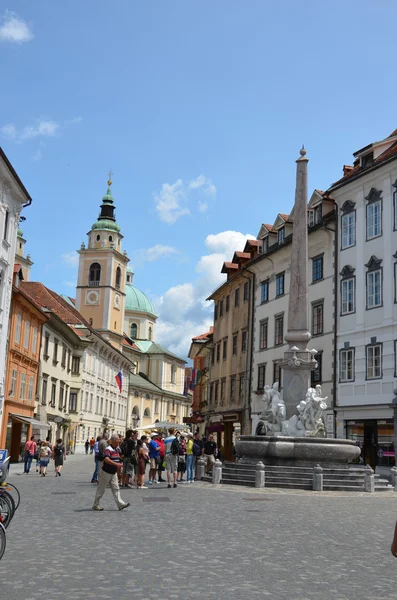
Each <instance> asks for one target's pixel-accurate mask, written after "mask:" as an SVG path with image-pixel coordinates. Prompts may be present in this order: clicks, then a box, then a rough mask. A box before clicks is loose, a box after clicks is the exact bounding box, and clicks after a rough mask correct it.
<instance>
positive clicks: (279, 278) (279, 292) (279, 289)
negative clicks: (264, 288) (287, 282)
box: [276, 273, 284, 298]
mask: <svg viewBox="0 0 397 600" xmlns="http://www.w3.org/2000/svg"><path fill="white" fill-rule="evenodd" d="M283 295H284V273H279V274H278V275H276V298H277V297H278V296H283Z"/></svg>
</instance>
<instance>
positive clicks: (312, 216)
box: [308, 204, 322, 227]
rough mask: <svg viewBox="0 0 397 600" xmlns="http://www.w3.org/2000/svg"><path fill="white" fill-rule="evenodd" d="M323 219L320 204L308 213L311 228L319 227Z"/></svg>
mask: <svg viewBox="0 0 397 600" xmlns="http://www.w3.org/2000/svg"><path fill="white" fill-rule="evenodd" d="M321 218H322V206H321V204H319V205H318V206H315V207H314V208H312V209H310V210H309V211H308V224H309V227H311V226H312V225H317V223H320V221H321Z"/></svg>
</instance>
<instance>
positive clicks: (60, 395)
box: [58, 383, 65, 410]
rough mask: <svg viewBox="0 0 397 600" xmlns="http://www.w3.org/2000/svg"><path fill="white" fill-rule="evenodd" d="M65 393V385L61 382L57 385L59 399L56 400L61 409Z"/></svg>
mask: <svg viewBox="0 0 397 600" xmlns="http://www.w3.org/2000/svg"><path fill="white" fill-rule="evenodd" d="M64 394H65V386H64V385H63V383H61V385H60V386H59V400H58V408H59V410H62V409H63V396H64Z"/></svg>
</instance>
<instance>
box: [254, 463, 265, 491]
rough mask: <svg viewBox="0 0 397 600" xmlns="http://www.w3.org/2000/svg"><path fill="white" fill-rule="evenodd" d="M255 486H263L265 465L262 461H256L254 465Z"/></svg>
mask: <svg viewBox="0 0 397 600" xmlns="http://www.w3.org/2000/svg"><path fill="white" fill-rule="evenodd" d="M255 487H256V488H263V487H265V465H264V464H263V462H262V461H259V462H258V463H256V467H255Z"/></svg>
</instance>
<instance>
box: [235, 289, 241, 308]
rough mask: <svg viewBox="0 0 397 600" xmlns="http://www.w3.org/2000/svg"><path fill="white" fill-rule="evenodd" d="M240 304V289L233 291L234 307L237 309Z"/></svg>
mask: <svg viewBox="0 0 397 600" xmlns="http://www.w3.org/2000/svg"><path fill="white" fill-rule="evenodd" d="M239 304H240V288H237V289H236V290H235V291H234V307H235V308H237V306H239Z"/></svg>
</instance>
